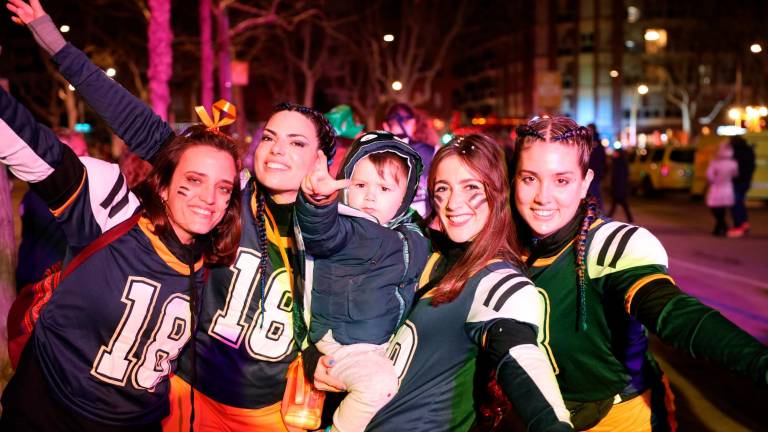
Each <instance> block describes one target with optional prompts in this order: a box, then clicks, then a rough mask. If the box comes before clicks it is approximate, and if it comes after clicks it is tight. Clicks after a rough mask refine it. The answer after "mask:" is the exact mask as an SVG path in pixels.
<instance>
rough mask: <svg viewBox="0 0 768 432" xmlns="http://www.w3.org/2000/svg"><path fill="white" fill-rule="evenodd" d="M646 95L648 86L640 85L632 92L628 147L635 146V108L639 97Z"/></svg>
mask: <svg viewBox="0 0 768 432" xmlns="http://www.w3.org/2000/svg"><path fill="white" fill-rule="evenodd" d="M647 93H648V86H647V85H645V84H640V85H638V86H637V88H636V89H635V91H633V92H632V106H631V107H630V110H629V145H630V146H631V147H635V146H636V145H637V107H638V105H640V95H644V94H647Z"/></svg>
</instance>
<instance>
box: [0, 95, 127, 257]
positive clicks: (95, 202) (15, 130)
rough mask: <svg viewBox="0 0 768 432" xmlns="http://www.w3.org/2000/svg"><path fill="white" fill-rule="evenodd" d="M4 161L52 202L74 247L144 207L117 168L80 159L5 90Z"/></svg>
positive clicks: (0, 121) (0, 126) (0, 134)
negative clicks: (139, 207)
mask: <svg viewBox="0 0 768 432" xmlns="http://www.w3.org/2000/svg"><path fill="white" fill-rule="evenodd" d="M0 162H2V163H3V164H5V165H7V166H8V167H9V168H10V169H11V171H12V172H13V173H14V175H16V176H17V177H19V178H20V179H22V180H25V181H27V182H29V183H30V187H31V188H32V189H33V190H34V191H35V192H36V193H37V194H38V195H40V197H41V198H42V199H43V200H45V201H46V203H47V204H48V207H49V208H50V209H51V212H52V213H53V215H54V216H56V218H57V220H58V221H59V223H60V225H61V226H62V228H63V229H64V232H65V234H66V235H67V241H68V242H69V244H70V246H73V247H77V246H83V245H86V244H88V243H90V242H91V241H92V240H93V239H95V238H96V237H98V236H99V235H101V233H102V232H104V231H106V230H108V229H109V228H111V227H113V226H115V225H117V224H118V223H120V222H122V221H123V220H125V219H127V218H128V217H130V216H131V215H132V214H133V212H134V211H135V210H136V208H137V207H138V200H137V199H136V197H135V196H134V195H133V194H131V193H129V191H128V189H127V187H126V186H125V179H124V177H123V176H122V174H121V173H120V170H119V168H118V166H117V165H114V164H109V163H107V162H103V161H99V160H97V159H92V158H83V159H78V158H77V156H75V154H74V152H72V150H71V149H69V148H68V147H67V146H65V145H64V144H63V143H61V142H60V141H59V140H58V138H57V137H56V135H55V134H54V133H53V131H51V130H50V129H48V128H47V127H45V126H43V125H41V124H39V123H37V121H35V119H34V117H33V116H32V114H31V113H30V112H29V111H28V110H27V109H26V108H24V106H22V105H21V104H19V103H18V101H16V100H15V99H14V98H13V97H12V96H11V95H9V94H8V93H7V92H5V91H4V90H0Z"/></svg>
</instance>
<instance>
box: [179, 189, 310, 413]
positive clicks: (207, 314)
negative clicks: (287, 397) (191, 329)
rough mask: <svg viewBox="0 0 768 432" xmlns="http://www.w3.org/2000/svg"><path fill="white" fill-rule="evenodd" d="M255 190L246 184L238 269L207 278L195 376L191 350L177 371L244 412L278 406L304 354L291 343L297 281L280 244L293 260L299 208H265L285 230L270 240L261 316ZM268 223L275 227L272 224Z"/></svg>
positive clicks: (218, 271)
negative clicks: (294, 223)
mask: <svg viewBox="0 0 768 432" xmlns="http://www.w3.org/2000/svg"><path fill="white" fill-rule="evenodd" d="M254 186H255V185H254V184H253V182H248V183H247V186H246V188H245V189H244V190H243V204H244V205H243V211H242V213H241V218H242V233H241V235H240V248H239V249H238V252H237V258H236V259H235V262H234V263H233V264H232V265H231V266H229V267H217V268H214V269H212V270H211V272H210V275H209V279H208V283H207V285H206V289H205V292H204V297H203V304H202V306H203V310H202V312H201V314H200V326H199V331H198V332H196V333H195V344H194V346H195V347H196V348H197V360H196V361H197V373H196V374H193V371H192V356H191V352H190V350H186V351H185V352H184V354H183V355H182V357H181V362H180V367H179V371H178V374H179V376H181V377H182V378H184V379H185V380H186V381H187V382H193V381H194V386H195V388H196V389H198V390H199V391H201V392H203V393H204V394H205V395H206V396H208V397H211V398H213V399H214V400H216V401H218V402H221V403H225V404H227V405H232V406H236V407H241V408H260V407H263V406H267V405H272V404H274V403H276V402H278V401H280V400H281V399H282V397H283V393H284V392H285V375H286V373H287V371H288V365H289V364H290V363H291V361H293V359H294V358H296V353H297V352H298V351H297V348H296V344H295V343H294V337H293V295H292V293H291V286H292V284H293V282H292V281H291V280H290V275H289V272H288V271H287V268H286V266H285V265H284V264H283V260H282V257H281V256H280V252H279V250H278V247H277V245H276V243H277V242H282V243H283V246H286V250H287V252H288V254H289V255H288V257H289V259H291V260H292V256H293V254H292V253H291V250H293V248H292V247H291V246H292V239H291V238H288V237H287V234H288V233H289V232H290V229H289V228H290V225H289V224H290V220H291V217H290V216H291V212H292V207H293V206H292V205H289V206H282V207H283V208H279V207H281V206H280V205H277V204H275V203H271V202H269V203H268V204H267V205H268V207H270V208H272V214H273V215H274V216H275V218H276V224H277V225H282V227H280V226H278V227H277V229H276V230H275V231H276V232H277V233H280V234H279V235H278V237H279V238H275V237H273V236H268V242H269V243H268V246H267V253H268V255H269V258H268V260H269V261H268V262H267V276H266V278H267V279H266V284H265V287H264V299H263V309H260V302H259V296H260V295H261V293H260V292H259V287H258V285H259V283H258V282H259V278H260V277H261V276H260V275H259V273H258V268H259V262H260V261H261V259H262V256H261V254H260V253H259V251H260V250H261V248H260V245H259V236H258V235H257V230H256V222H257V221H256V202H255V197H254ZM286 219H287V220H286ZM281 222H282V223H281ZM267 223H269V224H271V222H270V221H269V218H267ZM289 264H290V263H289ZM190 348H191V346H190ZM193 377H194V379H193Z"/></svg>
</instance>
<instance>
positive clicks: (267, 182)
mask: <svg viewBox="0 0 768 432" xmlns="http://www.w3.org/2000/svg"><path fill="white" fill-rule="evenodd" d="M317 149H318V140H317V131H316V129H315V125H314V124H313V123H312V121H311V120H309V119H308V118H306V117H305V116H304V115H302V114H300V113H298V112H295V111H279V112H276V113H275V114H273V115H272V117H270V118H269V121H268V122H267V124H266V126H264V133H263V135H262V137H261V142H260V143H259V146H258V147H257V148H256V154H255V156H254V163H253V164H254V167H253V170H254V172H255V173H256V178H257V179H258V180H259V183H261V184H262V185H263V186H264V187H265V188H266V189H267V192H268V193H269V194H270V196H272V199H274V200H275V202H277V203H278V204H288V203H292V202H294V201H296V195H297V194H298V191H299V187H300V185H301V180H302V179H303V178H304V176H306V175H307V173H308V172H309V170H310V169H312V167H313V166H314V164H315V160H316V159H317Z"/></svg>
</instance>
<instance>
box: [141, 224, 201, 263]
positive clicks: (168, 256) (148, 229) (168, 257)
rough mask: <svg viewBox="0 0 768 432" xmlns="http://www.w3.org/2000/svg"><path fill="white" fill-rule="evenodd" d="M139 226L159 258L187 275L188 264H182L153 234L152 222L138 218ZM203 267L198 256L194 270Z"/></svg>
mask: <svg viewBox="0 0 768 432" xmlns="http://www.w3.org/2000/svg"><path fill="white" fill-rule="evenodd" d="M139 228H141V231H142V232H143V233H144V235H146V236H147V238H148V239H149V241H150V243H152V247H153V248H154V249H155V252H157V254H158V255H159V256H160V258H161V259H162V260H163V261H165V263H166V264H168V266H169V267H170V268H172V269H174V270H176V271H177V272H179V273H181V274H183V275H185V276H189V266H188V265H187V264H184V263H183V262H182V261H181V260H180V259H178V258H176V256H175V255H173V254H172V253H171V251H170V250H168V247H167V246H165V244H163V242H162V241H160V238H159V237H158V236H157V235H155V234H154V232H153V231H154V230H155V227H154V226H153V225H152V223H151V222H150V221H149V219H147V218H145V217H142V218H141V219H139ZM202 267H203V259H202V258H200V259H199V260H198V261H197V262H196V263H195V266H194V268H195V271H198V270H200V269H201V268H202Z"/></svg>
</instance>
